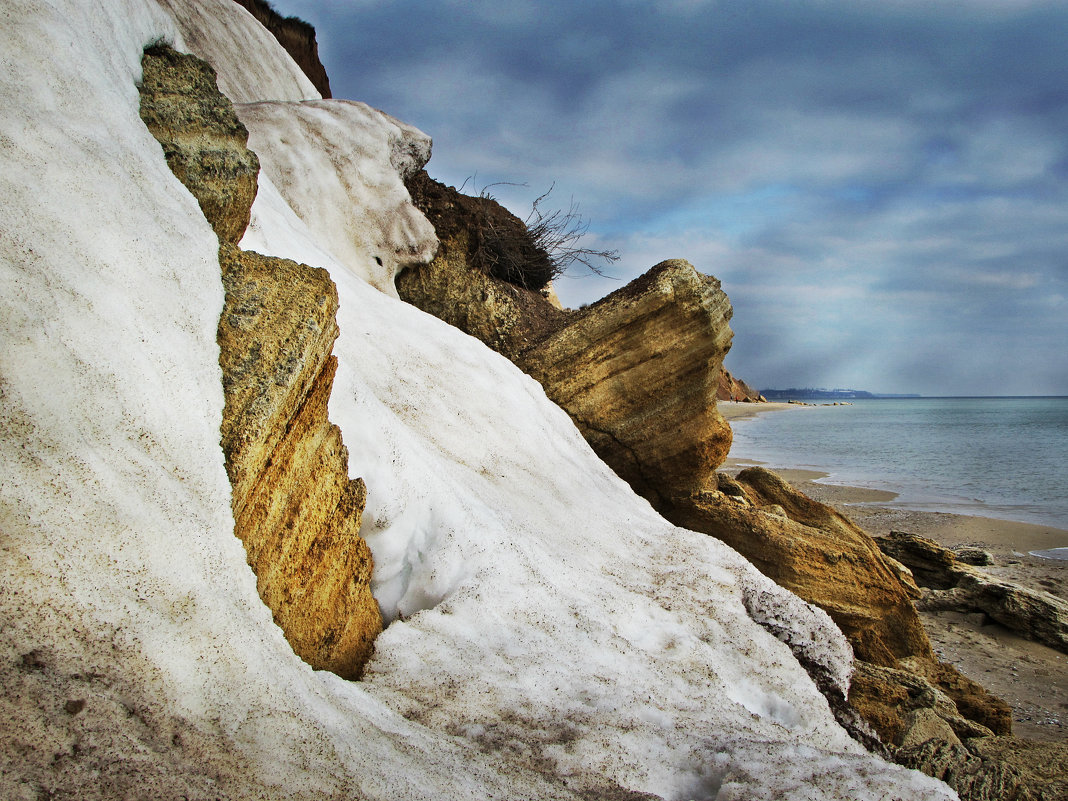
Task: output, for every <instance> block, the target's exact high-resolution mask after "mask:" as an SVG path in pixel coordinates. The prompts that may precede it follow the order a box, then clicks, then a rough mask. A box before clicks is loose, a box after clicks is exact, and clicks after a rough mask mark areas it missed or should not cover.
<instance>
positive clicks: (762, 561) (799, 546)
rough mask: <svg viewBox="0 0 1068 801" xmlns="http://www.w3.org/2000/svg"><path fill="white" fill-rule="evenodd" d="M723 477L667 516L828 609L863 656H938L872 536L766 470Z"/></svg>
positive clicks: (880, 661)
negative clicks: (730, 549) (714, 487)
mask: <svg viewBox="0 0 1068 801" xmlns="http://www.w3.org/2000/svg"><path fill="white" fill-rule="evenodd" d="M721 481H722V486H723V487H724V489H725V492H720V491H706V492H699V493H695V494H693V495H691V496H690V497H687V498H678V499H677V500H676V501H675V502H674V503H673V504H672V506H671V507H670V509H668V510H667V511H666V512H665V515H666V516H667V517H668V519H669V520H671V521H672V522H674V523H676V524H677V525H682V526H685V527H687V528H691V529H693V530H695V531H701V532H704V533H706V534H711V535H712V536H714V537H717V538H719V539H721V540H723V541H724V542H726V543H727V544H728V545H730V546H731V547H733V548H735V549H736V550H737V551H739V552H740V553H741V554H742V555H743V556H745V557H746V558H747V559H749V561H751V562H752V563H753V564H754V565H755V566H756V567H757V568H758V569H759V570H760V571H761V572H762V573H764V574H765V575H767V576H768V577H770V578H772V579H774V580H775V581H776V582H777V583H779V584H781V585H782V586H784V587H786V588H787V589H789V590H791V591H793V592H795V593H797V594H798V595H800V596H801V597H802V598H804V599H805V600H806V601H809V602H810V603H814V604H815V605H816V606H819V607H820V608H821V609H823V610H825V611H826V612H827V613H828V614H829V615H830V616H831V617H832V618H833V619H834V621H835V623H837V624H838V625H839V627H841V629H842V631H843V632H844V633H845V634H846V636H847V637H848V638H849V641H850V642H851V643H852V645H853V650H854V652H855V653H856V655H857V658H858V659H863V660H864V661H866V662H871V663H872V664H875V665H884V666H887V667H894V666H895V665H896V664H897V661H898V660H899V659H902V658H904V657H908V656H922V657H924V658H928V659H930V658H933V654H932V652H931V646H930V643H929V642H928V641H927V635H926V634H925V633H924V630H923V625H922V624H921V623H920V619H919V616H918V615H917V614H916V610H915V609H914V608H913V605H912V600H911V598H910V597H909V588H908V586H907V585H906V584H905V583H904V582H903V581H902V579H901V576H900V571H899V569H898V568H897V566H896V565H894V564H893V562H892V561H891V560H890V559H887V558H886V557H885V556H884V555H883V554H882V553H881V552H880V551H879V549H878V547H877V546H876V545H875V543H874V542H873V541H872V539H871V537H869V536H868V535H867V534H865V533H864V532H863V531H862V530H861V529H860V528H858V527H857V526H856V525H855V524H854V523H852V522H851V521H850V520H848V519H847V518H845V517H843V516H842V515H840V514H839V513H838V512H836V511H834V510H833V509H831V508H830V507H827V506H824V505H823V504H821V503H818V502H816V501H813V500H811V499H810V498H808V497H807V496H805V495H803V494H802V493H800V492H798V491H797V490H795V489H794V488H793V487H791V486H790V485H789V484H787V483H786V482H785V481H783V480H782V479H781V478H780V477H779V476H777V475H775V474H774V473H772V472H771V471H769V470H765V469H764V468H760V467H753V468H749V469H747V470H743V471H742V472H741V473H739V474H738V476H737V478H736V479H733V480H732V479H729V478H727V477H726V476H724V477H723V479H721Z"/></svg>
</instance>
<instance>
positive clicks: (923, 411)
mask: <svg viewBox="0 0 1068 801" xmlns="http://www.w3.org/2000/svg"><path fill="white" fill-rule="evenodd" d="M852 403H853V405H850V406H816V407H803V408H798V409H789V410H786V411H782V412H775V413H769V414H763V415H760V416H758V417H755V418H752V419H747V420H739V421H736V422H734V423H733V424H732V427H733V429H734V446H733V447H732V449H731V456H732V457H733V458H735V459H737V460H738V461H740V462H743V463H744V462H745V461H747V460H752V461H757V462H761V463H765V464H767V465H768V466H769V467H772V468H775V467H779V468H809V469H814V470H820V471H823V472H826V473H828V474H829V476H828V478H826V479H822V480H823V481H825V482H828V483H833V484H845V485H850V486H860V487H872V488H875V489H885V490H890V491H893V492H896V493H898V497H897V498H896V499H895V500H894V501H892V502H890V503H887V504H880V505H888V506H899V507H904V508H909V509H921V510H927V511H940V512H954V513H957V514H970V515H981V516H984V517H994V518H999V519H1003V520H1018V521H1021V522H1026V523H1037V524H1040V525H1047V526H1054V527H1057V528H1064V529H1068V459H1066V454H1068V398H1064V397H1057V398H900V399H899V398H895V399H877V400H857V401H855V402H852ZM1051 558H1065V557H1063V556H1052V557H1051Z"/></svg>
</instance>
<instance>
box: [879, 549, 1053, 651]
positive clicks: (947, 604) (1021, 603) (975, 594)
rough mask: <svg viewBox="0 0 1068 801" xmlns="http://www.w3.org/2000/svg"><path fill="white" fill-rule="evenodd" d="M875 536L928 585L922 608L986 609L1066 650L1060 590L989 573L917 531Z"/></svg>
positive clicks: (1035, 637) (994, 616)
mask: <svg viewBox="0 0 1068 801" xmlns="http://www.w3.org/2000/svg"><path fill="white" fill-rule="evenodd" d="M876 542H878V544H879V547H880V548H881V549H882V550H883V551H884V552H885V553H888V554H891V555H892V556H894V558H896V559H899V560H900V561H902V562H904V563H905V564H906V565H907V566H908V567H909V568H910V569H911V570H912V572H913V573H914V574H915V575H916V579H917V581H918V583H919V584H920V585H921V586H923V587H924V588H926V589H925V591H924V593H923V597H922V598H921V599H920V600H919V601H918V602H917V603H918V605H919V606H920V608H922V609H925V610H929V611H940V610H950V611H956V612H966V613H967V612H982V613H984V614H985V615H987V616H988V617H989V618H991V619H992V620H995V621H997V622H998V623H1001V624H1002V625H1004V626H1006V627H1008V628H1010V629H1012V630H1013V631H1014V632H1016V633H1017V634H1020V635H1021V636H1024V637H1027V638H1029V639H1032V640H1035V641H1036V642H1040V643H1043V644H1044V645H1048V646H1050V647H1051V648H1056V649H1057V650H1060V651H1063V652H1065V653H1068V603H1066V602H1065V601H1063V600H1062V599H1060V598H1058V597H1057V596H1055V595H1051V594H1050V593H1047V592H1039V591H1037V590H1032V589H1028V588H1027V587H1023V586H1020V585H1019V584H1015V583H1013V582H1011V581H1005V580H1003V579H999V578H996V577H994V576H991V575H989V574H988V573H985V572H984V571H982V570H979V569H977V568H975V567H972V566H971V565H969V564H965V563H963V562H961V561H960V560H958V559H957V556H956V554H954V552H953V551H951V550H949V549H948V548H943V547H942V546H941V545H938V544H937V543H935V542H933V541H931V540H929V539H926V538H924V537H919V536H917V535H915V534H908V533H905V532H901V531H891V532H890V535H889V536H888V537H879V538H877V539H876Z"/></svg>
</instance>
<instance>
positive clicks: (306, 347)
mask: <svg viewBox="0 0 1068 801" xmlns="http://www.w3.org/2000/svg"><path fill="white" fill-rule="evenodd" d="M143 73H144V79H143V84H142V86H141V95H142V105H141V109H142V118H143V119H144V120H145V123H146V125H147V126H148V128H149V130H151V131H152V132H153V134H154V135H155V136H156V137H157V139H159V140H160V141H161V143H162V144H163V147H164V152H165V154H166V156H167V161H168V164H170V165H171V167H172V170H174V172H175V175H176V176H177V177H178V178H179V179H180V180H181V181H182V183H183V184H185V185H186V187H187V188H189V190H190V192H191V193H192V194H193V196H194V197H196V198H197V200H198V201H199V203H200V206H201V209H202V210H203V211H204V215H205V217H206V218H207V220H208V222H209V223H211V225H212V227H213V228H214V229H215V231H216V233H217V234H218V236H219V241H220V251H219V262H220V266H221V268H222V280H223V285H224V288H225V306H224V308H223V313H222V315H221V317H220V320H219V330H218V342H219V348H220V355H219V363H220V366H221V367H222V372H223V390H224V396H225V403H226V405H225V409H224V411H223V421H222V425H221V441H222V448H223V454H224V456H225V459H226V470H227V474H228V475H229V478H230V482H231V485H232V487H233V495H232V507H233V511H234V521H235V527H234V532H235V534H236V535H237V536H238V537H239V538H240V539H241V540H242V542H243V543H244V545H245V550H246V553H247V556H248V561H249V564H250V565H251V567H252V569H253V571H254V572H255V574H256V579H257V588H258V590H259V593H260V597H261V598H262V599H263V601H264V603H265V604H266V605H267V606H268V608H270V609H271V612H272V613H273V615H274V619H275V622H276V623H278V625H279V626H280V627H281V629H282V631H283V632H284V633H285V635H286V639H287V640H288V641H289V643H290V645H291V646H292V647H293V650H294V651H295V652H296V653H297V655H298V656H300V657H301V658H302V659H304V661H306V662H308V664H310V665H312V666H313V667H315V668H320V669H324V670H331V671H333V672H335V673H337V674H339V675H341V676H343V677H345V678H354V677H356V676H358V675H359V673H360V670H361V669H362V667H363V664H364V662H366V660H367V658H368V657H369V656H370V653H371V650H372V647H373V642H374V638H375V637H376V636H377V634H378V633H379V632H380V631H381V628H382V620H381V615H380V613H379V609H378V605H377V603H376V602H375V600H374V598H373V597H372V595H371V591H370V577H371V569H372V560H371V553H370V550H369V549H368V547H367V544H366V543H365V542H364V541H363V539H361V538H360V536H359V528H360V522H361V515H362V512H363V507H364V500H365V497H366V491H365V488H364V485H363V482H362V481H361V480H360V479H356V480H350V479H349V477H348V452H347V451H346V449H345V446H344V444H343V443H342V441H341V432H340V430H339V429H338V428H337V426H334V425H332V424H331V423H330V421H329V420H328V419H327V401H328V400H329V398H330V390H331V387H332V383H333V376H334V370H335V368H336V365H337V360H336V359H335V358H334V357H333V356H332V355H331V349H332V347H333V343H334V340H335V339H336V338H337V336H338V328H337V323H336V321H335V314H336V312H337V304H338V300H337V291H336V288H335V287H334V284H333V282H332V281H331V280H330V277H329V275H328V274H327V273H326V272H325V271H324V270H319V269H315V268H311V267H307V266H305V265H301V264H297V263H296V262H292V261H287V260H284V259H277V258H270V257H266V256H261V255H259V254H256V253H251V252H244V251H241V250H239V249H238V248H237V247H236V246H235V244H234V243H236V242H237V241H238V240H240V238H241V236H242V234H243V233H244V229H245V227H246V226H247V224H248V220H249V210H250V207H251V205H252V201H253V199H254V197H255V194H256V173H257V170H258V161H257V159H256V156H255V154H253V153H252V152H251V151H249V150H247V148H246V147H245V143H246V141H247V137H248V134H247V132H246V131H245V129H244V126H243V125H242V124H241V123H240V122H239V121H238V119H237V117H236V116H235V114H234V109H233V106H232V104H231V103H230V101H229V100H227V99H226V98H225V97H224V96H223V95H222V94H221V93H219V91H218V89H217V87H216V85H215V77H214V71H213V70H212V69H211V67H210V66H208V65H207V64H206V63H204V62H203V61H200V60H199V59H197V58H195V57H194V56H189V55H183V54H179V53H176V52H175V51H174V50H172V49H170V48H168V47H165V46H159V47H154V48H152V49H150V50H149V51H146V53H145V57H144V60H143Z"/></svg>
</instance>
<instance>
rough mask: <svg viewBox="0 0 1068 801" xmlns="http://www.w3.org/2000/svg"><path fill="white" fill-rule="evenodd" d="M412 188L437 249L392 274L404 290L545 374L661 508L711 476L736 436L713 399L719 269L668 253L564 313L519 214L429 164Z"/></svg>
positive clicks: (720, 306)
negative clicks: (709, 272)
mask: <svg viewBox="0 0 1068 801" xmlns="http://www.w3.org/2000/svg"><path fill="white" fill-rule="evenodd" d="M407 186H408V189H409V191H410V192H411V193H412V198H413V201H414V202H415V203H416V205H417V206H418V207H419V208H420V209H421V210H422V211H423V212H424V213H425V214H426V215H427V218H428V219H429V220H430V221H431V222H432V223H433V224H434V227H435V230H436V231H437V234H438V237H439V239H440V241H441V248H440V250H439V251H438V254H437V257H436V258H435V259H434V261H433V262H431V263H430V264H429V265H423V266H418V267H415V268H411V269H408V270H405V271H404V272H403V273H401V274H400V275H399V276H398V277H397V282H396V284H397V290H398V293H399V294H400V296H401V298H402V299H404V300H406V301H408V302H409V303H412V304H413V305H415V306H418V307H419V308H420V309H422V310H423V311H426V312H428V313H430V314H433V315H434V316H436V317H439V318H440V319H442V320H445V321H446V322H448V323H450V324H452V325H455V326H456V327H457V328H460V329H461V330H463V331H465V332H466V333H468V334H471V335H472V336H475V337H477V338H478V339H480V340H482V341H483V342H484V343H486V344H487V345H489V346H490V347H491V348H493V349H494V350H496V351H498V352H499V353H502V354H503V355H505V356H507V357H508V358H510V359H511V360H512V361H513V362H515V363H516V365H518V366H519V368H520V369H521V370H523V371H524V372H526V373H527V374H529V375H530V376H532V377H533V378H535V379H537V380H538V381H539V382H540V383H541V385H542V386H543V387H544V388H545V393H546V394H547V395H548V396H549V398H550V399H551V400H553V401H554V402H555V403H557V404H558V405H559V406H561V407H562V408H563V409H564V410H565V411H567V413H568V414H569V415H571V418H572V419H573V420H574V421H575V424H576V425H577V426H578V428H579V430H580V431H581V432H582V434H583V436H584V437H585V438H586V440H587V441H588V442H589V443H590V445H591V446H593V449H594V450H595V451H596V452H597V454H598V456H600V457H601V458H602V459H603V460H604V461H605V462H606V463H607V464H608V465H609V466H610V467H611V468H612V469H613V470H615V472H616V473H617V474H619V475H620V476H621V477H623V478H624V479H625V480H626V481H627V482H628V483H629V484H630V485H631V486H632V487H633V488H634V490H635V491H636V492H637V493H638V494H640V495H643V496H644V497H645V498H647V499H648V500H649V501H650V502H651V503H653V505H654V506H658V507H659V506H662V505H663V504H664V502H665V500H666V499H667V498H670V497H673V496H676V495H686V494H688V493H690V492H692V491H694V490H697V489H699V488H702V487H704V486H706V485H707V484H708V482H710V481H712V482H714V475H713V474H714V473H715V469H716V467H718V466H719V465H720V464H722V462H723V460H724V459H725V458H726V456H727V452H728V451H729V450H730V443H731V431H730V426H728V425H727V423H726V421H725V420H724V419H723V417H722V416H721V415H720V414H719V412H718V411H717V410H716V393H717V389H718V380H719V375H720V370H721V368H722V364H723V357H724V356H725V355H726V354H727V351H728V350H729V349H730V343H731V338H732V336H733V334H732V332H731V329H730V326H729V321H730V318H731V314H732V309H731V305H730V301H729V300H728V299H727V296H726V294H724V292H723V291H722V289H721V288H720V283H719V281H717V280H716V279H715V278H712V277H710V276H705V275H702V274H701V273H699V272H697V270H696V269H695V268H694V267H693V265H691V264H690V263H689V262H686V261H683V260H681V259H675V260H669V261H665V262H661V263H660V264H658V265H656V266H655V267H653V268H652V269H651V270H649V271H648V272H647V273H646V274H645V275H643V276H641V277H640V278H637V279H635V280H634V281H632V282H631V283H629V284H627V286H625V287H623V288H622V289H620V290H618V291H616V292H613V293H612V294H611V295H608V296H607V297H605V298H603V299H602V300H600V301H598V302H597V303H595V304H593V305H591V306H589V307H587V308H585V309H583V310H581V311H578V312H567V311H563V310H561V309H558V308H556V307H555V306H554V305H553V304H552V303H551V302H550V300H549V299H548V298H547V296H546V295H544V294H542V293H541V292H538V291H535V289H539V288H540V287H541V286H542V285H543V284H544V283H545V282H546V281H548V279H549V277H550V275H551V271H552V266H551V262H550V261H549V256H548V254H547V253H545V252H544V251H543V250H539V249H538V248H537V247H536V246H535V244H534V243H533V242H532V241H531V240H530V239H529V236H527V234H526V228H525V226H524V224H523V222H522V220H520V219H518V218H517V217H515V215H513V214H511V213H510V212H508V211H507V210H506V209H504V208H502V207H501V206H500V205H499V204H497V203H496V202H495V201H493V200H492V199H489V198H485V197H477V198H476V197H469V196H466V195H462V194H460V193H459V192H457V191H456V190H455V189H452V188H451V187H447V186H444V185H443V184H440V183H438V182H437V181H434V180H432V179H431V178H429V177H428V176H427V175H426V173H425V171H424V172H420V173H417V174H414V175H413V176H411V177H410V178H409V179H408V181H407ZM517 265H518V266H517ZM520 277H521V278H522V280H519V279H520ZM524 282H525V283H526V286H522V285H520V284H522V283H524Z"/></svg>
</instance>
